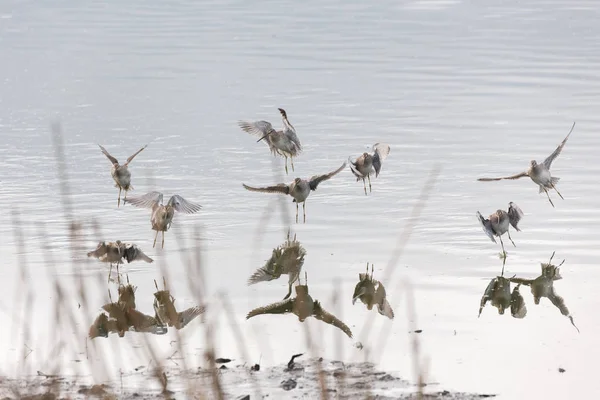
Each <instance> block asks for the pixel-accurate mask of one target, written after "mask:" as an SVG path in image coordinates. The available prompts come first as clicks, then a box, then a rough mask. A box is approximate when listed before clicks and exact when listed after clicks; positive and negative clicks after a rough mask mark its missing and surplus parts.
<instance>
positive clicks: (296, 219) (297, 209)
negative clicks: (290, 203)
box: [296, 202, 298, 223]
mask: <svg viewBox="0 0 600 400" xmlns="http://www.w3.org/2000/svg"><path fill="white" fill-rule="evenodd" d="M296 223H298V203H297V202H296Z"/></svg>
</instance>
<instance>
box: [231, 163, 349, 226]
mask: <svg viewBox="0 0 600 400" xmlns="http://www.w3.org/2000/svg"><path fill="white" fill-rule="evenodd" d="M344 168H346V163H345V162H344V164H342V166H341V167H339V168H338V169H336V170H335V171H332V172H329V173H328V174H324V175H315V176H313V177H311V178H310V179H302V178H296V179H294V181H293V182H292V183H290V184H289V185H288V184H285V183H280V184H278V185H275V186H267V187H260V188H257V187H252V186H248V185H246V184H244V183H242V185H243V186H244V188H246V189H247V190H249V191H251V192H266V193H281V194H288V195H290V196H292V197H293V200H292V201H293V202H294V203H296V223H298V204H299V203H302V211H303V213H304V222H306V199H307V198H308V195H309V194H310V192H311V191H313V190H317V186H319V183H321V182H323V181H326V180H328V179H330V178H332V177H333V176H335V175H337V174H338V173H340V172H341V171H342V170H343V169H344Z"/></svg>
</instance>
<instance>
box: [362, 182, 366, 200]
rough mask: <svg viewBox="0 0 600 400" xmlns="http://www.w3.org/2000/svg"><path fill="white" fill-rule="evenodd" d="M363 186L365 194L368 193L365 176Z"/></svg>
mask: <svg viewBox="0 0 600 400" xmlns="http://www.w3.org/2000/svg"><path fill="white" fill-rule="evenodd" d="M362 181H363V187H364V189H365V196H366V195H367V183H366V182H365V178H363V180H362Z"/></svg>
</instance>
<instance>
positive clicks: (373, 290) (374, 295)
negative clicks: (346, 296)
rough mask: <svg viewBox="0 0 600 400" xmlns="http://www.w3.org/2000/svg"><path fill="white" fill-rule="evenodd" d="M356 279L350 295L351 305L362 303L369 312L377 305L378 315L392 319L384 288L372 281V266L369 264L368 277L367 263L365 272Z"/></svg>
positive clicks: (390, 307)
mask: <svg viewBox="0 0 600 400" xmlns="http://www.w3.org/2000/svg"><path fill="white" fill-rule="evenodd" d="M358 279H359V282H358V283H357V284H356V286H355V287H354V294H353V295H352V305H354V303H356V300H360V301H362V302H363V304H365V305H366V306H367V309H369V310H372V309H373V306H374V305H377V312H379V314H381V315H384V316H386V317H388V318H389V319H394V311H393V310H392V306H391V305H390V303H389V302H388V301H387V298H386V297H387V296H386V293H385V288H384V287H383V285H382V284H381V282H379V281H378V280H375V279H373V264H371V275H369V263H367V272H366V273H364V274H358Z"/></svg>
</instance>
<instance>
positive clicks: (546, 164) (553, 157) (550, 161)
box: [544, 122, 575, 169]
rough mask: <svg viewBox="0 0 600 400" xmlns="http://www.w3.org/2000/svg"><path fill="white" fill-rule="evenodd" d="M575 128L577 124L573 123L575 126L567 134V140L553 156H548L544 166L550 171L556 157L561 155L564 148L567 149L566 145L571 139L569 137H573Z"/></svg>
mask: <svg viewBox="0 0 600 400" xmlns="http://www.w3.org/2000/svg"><path fill="white" fill-rule="evenodd" d="M574 128H575V122H573V126H572V127H571V130H570V131H569V133H568V134H567V136H566V137H565V139H564V140H563V141H562V142H561V143H560V144H559V145H558V147H557V148H556V150H554V151H553V152H552V154H550V155H549V156H548V158H546V159H545V160H544V166H545V167H546V168H547V169H550V166H551V165H552V161H554V159H555V158H556V157H558V155H559V154H560V152H561V151H562V149H563V147H565V144H566V143H567V140H568V139H569V136H571V132H573V129H574Z"/></svg>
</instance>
